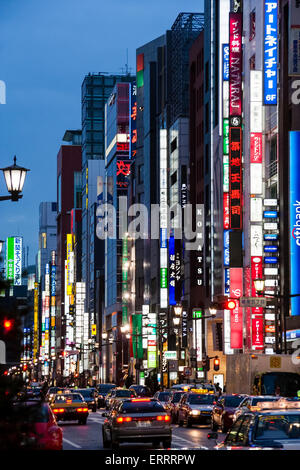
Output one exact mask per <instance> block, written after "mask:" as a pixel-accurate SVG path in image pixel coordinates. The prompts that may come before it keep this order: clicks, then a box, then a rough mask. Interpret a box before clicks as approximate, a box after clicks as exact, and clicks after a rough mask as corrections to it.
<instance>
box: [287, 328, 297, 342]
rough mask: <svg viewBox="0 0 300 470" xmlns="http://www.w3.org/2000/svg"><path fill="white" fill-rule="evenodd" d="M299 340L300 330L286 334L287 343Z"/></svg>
mask: <svg viewBox="0 0 300 470" xmlns="http://www.w3.org/2000/svg"><path fill="white" fill-rule="evenodd" d="M297 338H300V330H289V331H287V332H286V340H287V341H293V340H295V339H297Z"/></svg>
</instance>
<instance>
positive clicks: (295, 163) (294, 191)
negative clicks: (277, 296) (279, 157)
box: [289, 131, 300, 316]
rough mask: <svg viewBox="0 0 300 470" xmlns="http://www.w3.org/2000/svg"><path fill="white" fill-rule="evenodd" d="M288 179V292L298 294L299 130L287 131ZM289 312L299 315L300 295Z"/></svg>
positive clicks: (299, 277)
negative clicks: (288, 153)
mask: <svg viewBox="0 0 300 470" xmlns="http://www.w3.org/2000/svg"><path fill="white" fill-rule="evenodd" d="M289 152H290V165H289V171H290V175H289V177H290V178H289V179H290V188H289V191H290V292H291V294H292V295H293V294H299V293H300V292H299V284H300V181H299V172H300V131H292V132H290V133H289ZM291 314H292V315H293V316H295V315H300V297H294V298H292V299H291Z"/></svg>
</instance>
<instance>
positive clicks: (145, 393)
mask: <svg viewBox="0 0 300 470" xmlns="http://www.w3.org/2000/svg"><path fill="white" fill-rule="evenodd" d="M129 390H134V391H135V392H136V394H137V396H138V397H140V398H143V397H152V395H153V394H152V393H151V390H150V388H148V387H146V386H145V385H130V387H129Z"/></svg>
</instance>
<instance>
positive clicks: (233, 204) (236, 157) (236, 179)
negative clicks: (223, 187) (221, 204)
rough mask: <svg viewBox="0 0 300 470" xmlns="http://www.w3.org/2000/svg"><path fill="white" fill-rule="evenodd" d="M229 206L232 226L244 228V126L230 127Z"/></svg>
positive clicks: (232, 227)
mask: <svg viewBox="0 0 300 470" xmlns="http://www.w3.org/2000/svg"><path fill="white" fill-rule="evenodd" d="M229 141H230V146H229V207H230V228H231V229H238V230H240V229H242V227H243V221H242V214H243V209H242V203H243V181H242V180H243V176H242V128H241V127H230V129H229Z"/></svg>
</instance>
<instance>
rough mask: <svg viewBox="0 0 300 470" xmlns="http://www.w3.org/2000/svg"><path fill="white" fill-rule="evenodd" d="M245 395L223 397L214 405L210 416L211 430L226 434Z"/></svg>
mask: <svg viewBox="0 0 300 470" xmlns="http://www.w3.org/2000/svg"><path fill="white" fill-rule="evenodd" d="M244 398H245V395H223V396H222V397H220V398H219V400H218V401H217V403H216V404H215V405H214V407H213V409H212V414H211V429H212V431H217V429H219V428H221V430H222V432H227V431H228V430H229V428H230V427H231V426H232V424H233V421H234V413H235V411H236V409H237V408H238V406H239V404H240V403H241V402H242V400H243V399H244Z"/></svg>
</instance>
